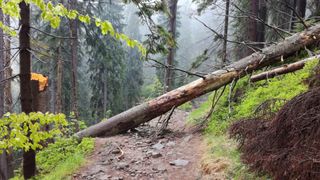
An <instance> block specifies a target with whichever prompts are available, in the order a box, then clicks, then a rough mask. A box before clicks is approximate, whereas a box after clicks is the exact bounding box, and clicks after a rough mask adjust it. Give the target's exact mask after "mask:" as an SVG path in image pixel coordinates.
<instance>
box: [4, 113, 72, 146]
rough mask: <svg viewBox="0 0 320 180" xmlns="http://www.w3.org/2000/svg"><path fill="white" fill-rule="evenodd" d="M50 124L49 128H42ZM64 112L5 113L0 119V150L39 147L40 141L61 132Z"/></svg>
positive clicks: (64, 122)
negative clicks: (55, 113)
mask: <svg viewBox="0 0 320 180" xmlns="http://www.w3.org/2000/svg"><path fill="white" fill-rule="evenodd" d="M47 125H50V126H51V129H50V130H48V131H47V130H46V131H44V130H42V129H43V128H44V126H47ZM67 125H68V123H67V121H66V118H65V115H64V114H57V115H54V114H50V113H46V114H43V113H41V112H37V113H35V112H32V113H30V114H28V115H27V114H25V113H21V114H10V113H7V114H5V115H4V117H3V118H2V119H1V120H0V151H1V149H5V150H8V149H11V148H13V149H14V150H17V149H23V150H25V151H28V150H29V149H33V150H36V149H41V148H43V147H42V145H41V143H42V142H44V141H45V140H47V139H50V138H53V137H55V136H57V135H60V134H61V128H63V127H65V126H67Z"/></svg>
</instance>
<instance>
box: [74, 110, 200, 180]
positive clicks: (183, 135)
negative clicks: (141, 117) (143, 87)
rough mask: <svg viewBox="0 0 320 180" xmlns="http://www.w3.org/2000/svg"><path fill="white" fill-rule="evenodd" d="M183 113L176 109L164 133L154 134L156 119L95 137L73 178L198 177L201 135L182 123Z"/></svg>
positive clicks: (178, 178) (193, 178) (185, 114)
mask: <svg viewBox="0 0 320 180" xmlns="http://www.w3.org/2000/svg"><path fill="white" fill-rule="evenodd" d="M186 116H187V113H186V112H184V111H180V110H176V111H175V112H174V114H173V115H172V117H171V120H170V122H169V125H168V128H167V129H168V130H167V131H166V133H165V134H164V135H162V136H160V137H156V138H155V137H154V136H153V134H154V130H155V125H156V124H157V121H158V119H154V120H152V121H151V122H149V123H148V124H145V125H143V126H141V127H139V128H137V131H134V132H128V133H126V134H121V135H117V136H113V137H108V138H97V139H96V148H95V151H94V152H93V154H92V155H91V156H89V157H88V162H87V163H86V164H85V166H84V167H82V168H81V169H80V170H79V171H78V172H77V173H75V174H74V175H73V179H74V180H80V179H92V180H93V179H97V180H99V179H101V180H102V179H112V180H117V179H118V180H120V179H139V180H140V179H141V180H143V179H146V180H150V179H168V180H180V179H181V180H188V179H190V180H195V179H201V171H200V161H201V155H202V153H203V151H204V148H202V147H203V146H202V137H201V134H197V133H192V132H191V130H190V129H189V128H188V127H187V126H186V123H185V120H186Z"/></svg>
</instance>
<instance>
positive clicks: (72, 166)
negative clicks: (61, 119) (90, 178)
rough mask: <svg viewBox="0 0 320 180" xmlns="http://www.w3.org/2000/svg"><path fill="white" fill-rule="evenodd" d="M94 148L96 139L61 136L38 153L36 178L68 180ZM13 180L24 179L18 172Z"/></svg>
mask: <svg viewBox="0 0 320 180" xmlns="http://www.w3.org/2000/svg"><path fill="white" fill-rule="evenodd" d="M93 149H94V139H91V138H84V139H82V141H81V142H78V141H77V140H76V139H73V138H60V139H57V140H56V142H55V143H53V144H49V146H48V147H47V148H45V149H43V150H41V151H39V152H38V153H37V156H36V163H37V168H38V171H39V173H38V175H37V176H36V177H34V178H33V179H36V180H38V179H39V180H66V179H71V177H70V175H72V174H73V173H74V172H76V171H77V170H78V169H79V168H80V167H81V166H82V165H83V164H84V163H85V162H86V156H87V155H88V154H90V153H91V152H92V151H93ZM12 179H13V180H20V179H23V178H22V175H21V174H17V175H16V176H15V177H14V178H12Z"/></svg>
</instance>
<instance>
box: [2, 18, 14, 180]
mask: <svg viewBox="0 0 320 180" xmlns="http://www.w3.org/2000/svg"><path fill="white" fill-rule="evenodd" d="M5 24H6V25H7V26H9V27H10V24H11V23H10V16H8V15H7V16H5ZM4 43H5V49H6V51H4V69H5V71H4V78H5V79H9V78H10V77H11V76H12V68H11V38H10V37H9V36H8V37H7V38H6V39H5V41H4ZM12 106H13V104H12V94H11V81H6V82H5V83H4V112H12ZM9 151H10V152H12V149H10V150H9ZM7 164H8V167H7V170H8V171H7V172H8V177H9V178H12V177H13V176H14V174H13V170H14V168H13V154H12V153H9V154H7Z"/></svg>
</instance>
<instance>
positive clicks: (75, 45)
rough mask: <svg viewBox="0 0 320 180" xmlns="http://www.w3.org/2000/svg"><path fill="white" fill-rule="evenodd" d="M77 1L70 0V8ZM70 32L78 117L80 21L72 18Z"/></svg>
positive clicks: (73, 101)
mask: <svg viewBox="0 0 320 180" xmlns="http://www.w3.org/2000/svg"><path fill="white" fill-rule="evenodd" d="M76 3H77V1H75V0H69V5H70V9H75V8H76ZM70 34H71V37H72V38H73V39H71V41H70V47H71V66H72V68H71V106H72V108H71V110H72V111H73V112H74V114H75V116H76V119H78V117H79V113H78V75H77V73H78V68H77V67H78V21H77V20H76V19H74V20H70Z"/></svg>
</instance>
